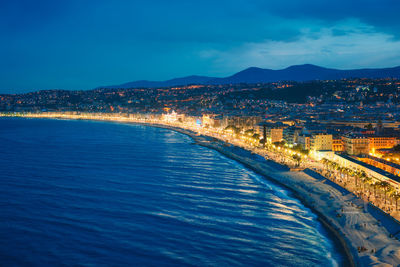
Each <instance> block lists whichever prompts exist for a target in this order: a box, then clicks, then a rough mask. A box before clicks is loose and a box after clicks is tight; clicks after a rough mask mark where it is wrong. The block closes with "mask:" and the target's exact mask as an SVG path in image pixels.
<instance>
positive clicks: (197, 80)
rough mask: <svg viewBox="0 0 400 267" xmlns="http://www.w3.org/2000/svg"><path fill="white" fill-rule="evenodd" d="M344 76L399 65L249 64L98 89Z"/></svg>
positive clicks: (377, 73) (391, 73)
mask: <svg viewBox="0 0 400 267" xmlns="http://www.w3.org/2000/svg"><path fill="white" fill-rule="evenodd" d="M344 78H400V66H396V67H390V68H362V69H348V70H340V69H334V68H325V67H321V66H317V65H313V64H302V65H292V66H289V67H287V68H284V69H279V70H272V69H263V68H258V67H249V68H246V69H244V70H242V71H239V72H237V73H235V74H233V75H231V76H228V77H223V78H217V77H208V76H199V75H190V76H185V77H180V78H174V79H170V80H166V81H147V80H139V81H133V82H127V83H123V84H119V85H110V86H101V87H98V88H123V89H126V88H151V87H169V86H184V85H191V84H214V85H219V84H238V83H269V82H278V81H297V82H305V81H311V80H338V79H344Z"/></svg>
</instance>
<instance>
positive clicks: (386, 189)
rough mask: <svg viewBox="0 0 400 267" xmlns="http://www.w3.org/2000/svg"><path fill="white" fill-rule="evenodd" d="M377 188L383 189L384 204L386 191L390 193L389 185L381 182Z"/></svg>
mask: <svg viewBox="0 0 400 267" xmlns="http://www.w3.org/2000/svg"><path fill="white" fill-rule="evenodd" d="M378 186H379V187H381V188H382V189H383V191H384V192H385V204H386V194H387V192H388V191H390V189H391V185H390V184H389V183H388V182H386V181H381V182H379V184H378Z"/></svg>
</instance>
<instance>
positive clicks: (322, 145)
mask: <svg viewBox="0 0 400 267" xmlns="http://www.w3.org/2000/svg"><path fill="white" fill-rule="evenodd" d="M310 149H311V150H312V151H321V150H332V135H331V134H325V133H315V134H312V135H311V138H310Z"/></svg>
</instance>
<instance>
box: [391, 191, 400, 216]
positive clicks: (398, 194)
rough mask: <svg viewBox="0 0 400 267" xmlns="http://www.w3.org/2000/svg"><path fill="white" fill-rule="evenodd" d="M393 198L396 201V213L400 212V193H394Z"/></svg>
mask: <svg viewBox="0 0 400 267" xmlns="http://www.w3.org/2000/svg"><path fill="white" fill-rule="evenodd" d="M392 197H393V198H394V200H395V201H396V211H397V210H398V208H397V207H398V205H397V202H398V200H399V199H400V193H399V192H397V191H394V192H393V194H392Z"/></svg>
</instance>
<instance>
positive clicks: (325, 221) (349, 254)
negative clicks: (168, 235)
mask: <svg viewBox="0 0 400 267" xmlns="http://www.w3.org/2000/svg"><path fill="white" fill-rule="evenodd" d="M133 124H137V125H144V126H150V127H157V128H164V129H169V130H172V131H176V132H179V133H182V134H185V135H187V136H189V137H191V138H192V139H193V140H194V141H195V142H196V143H197V144H199V145H201V146H204V147H207V148H210V149H213V150H215V151H217V152H219V153H221V154H222V155H224V156H226V157H228V158H230V159H233V160H235V161H237V162H239V163H240V164H242V165H244V166H245V167H246V168H249V169H250V170H252V171H254V172H256V173H258V174H260V175H262V176H263V177H265V178H266V179H269V180H270V181H272V182H275V183H277V184H279V185H280V186H282V187H284V188H285V189H287V190H289V191H290V192H291V193H292V194H293V195H294V197H295V198H297V199H298V200H299V201H300V202H301V203H302V204H303V205H304V206H305V207H307V208H309V209H310V210H312V212H313V213H315V214H316V215H317V218H318V221H320V222H321V224H322V225H323V226H324V227H325V228H326V230H327V231H329V233H330V234H331V235H332V237H333V238H334V239H335V240H333V241H334V242H337V244H340V246H341V249H342V250H343V252H344V254H345V255H343V256H344V257H345V260H347V262H346V264H347V265H349V266H371V265H373V266H396V264H399V263H400V249H398V250H399V251H398V253H393V252H395V250H396V245H397V247H398V248H400V242H399V241H398V240H394V239H391V238H389V233H388V232H387V230H386V229H385V228H384V227H383V226H381V225H379V222H378V221H377V220H376V219H375V218H374V217H373V216H372V215H371V214H369V213H368V212H367V211H364V215H365V217H369V218H368V220H367V221H369V223H370V224H371V223H372V222H373V221H376V222H375V225H376V226H377V227H376V229H375V230H378V231H379V232H380V233H379V234H378V233H377V234H376V235H378V236H380V238H381V239H380V240H378V241H379V242H372V243H379V244H375V245H377V246H374V247H373V248H370V249H375V250H377V252H380V253H379V254H380V255H376V254H375V252H374V254H372V253H371V254H367V253H368V252H361V253H359V252H358V250H357V247H359V246H358V245H357V242H359V241H361V240H360V239H363V237H362V236H359V238H355V237H356V236H357V235H360V233H354V235H352V232H356V231H360V232H363V230H362V229H354V228H351V227H346V225H345V226H342V225H340V224H338V222H337V221H336V220H335V217H333V218H332V216H331V214H330V213H329V212H324V211H326V210H329V209H326V208H328V207H329V206H330V205H327V204H328V203H322V202H319V200H321V199H319V198H318V197H316V196H315V195H313V194H312V193H309V192H312V191H313V190H312V189H313V188H312V185H313V184H314V183H320V181H317V179H316V178H314V177H312V176H310V175H308V174H306V173H304V172H303V171H301V172H297V173H301V174H302V175H304V176H306V177H307V178H308V180H309V183H308V186H305V184H300V185H299V184H296V181H295V180H296V177H290V176H293V175H294V174H295V173H294V172H292V174H293V175H290V171H287V172H285V171H281V170H277V169H275V168H274V167H273V166H270V164H268V162H267V161H266V162H265V163H261V162H258V161H256V160H254V159H251V158H248V157H244V156H241V155H239V154H237V153H235V152H234V151H231V149H229V147H225V146H223V143H224V142H223V141H221V140H218V141H211V137H207V136H198V135H196V134H195V133H194V132H192V131H190V130H186V129H182V128H177V127H174V126H169V125H162V124H149V123H133ZM206 139H210V140H206ZM217 143H219V145H218V144H217ZM232 147H235V146H234V145H232ZM242 149H243V150H245V151H247V152H249V153H251V152H250V151H248V150H246V149H244V148H242ZM263 165H268V166H263ZM263 167H264V168H263ZM274 169H275V170H274ZM279 173H285V176H284V177H279V176H282V175H279ZM288 173H289V174H288ZM282 178H283V179H282ZM290 180H291V181H290ZM287 182H289V183H287ZM324 185H325V186H326V187H329V189H328V190H329V191H336V189H335V188H333V187H331V186H329V185H327V184H324ZM299 186H300V187H299ZM303 186H305V187H303ZM301 187H303V188H302V189H303V190H300V188H301ZM326 191H327V190H326V189H325V190H324V192H323V193H326ZM307 193H308V194H309V196H307ZM336 193H339V192H336ZM332 202H337V203H336V204H339V203H340V202H342V203H341V204H343V206H344V205H345V204H349V203H350V202H351V200H347V201H343V199H342V200H341V201H337V200H332ZM316 203H319V204H320V207H319V208H318V207H317V206H316V205H315V204H316ZM351 203H352V202H351ZM330 211H332V210H330ZM349 214H350V215H349V216H347V215H346V214H345V213H344V215H343V217H350V218H349V219H350V220H351V219H352V218H351V217H352V216H351V213H349ZM372 224H373V223H372ZM372 235H374V234H372ZM366 239H369V237H366ZM387 241H389V242H387ZM390 241H392V242H390ZM390 243H398V244H395V246H394V248H390V247H389V246H390V245H392V244H390ZM380 246H381V247H380ZM377 247H380V248H379V249H378V248H377ZM388 248H389V250H391V252H389V253H388V255H385V253H387V252H386V251H387V249H388ZM389 254H391V255H389Z"/></svg>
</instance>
